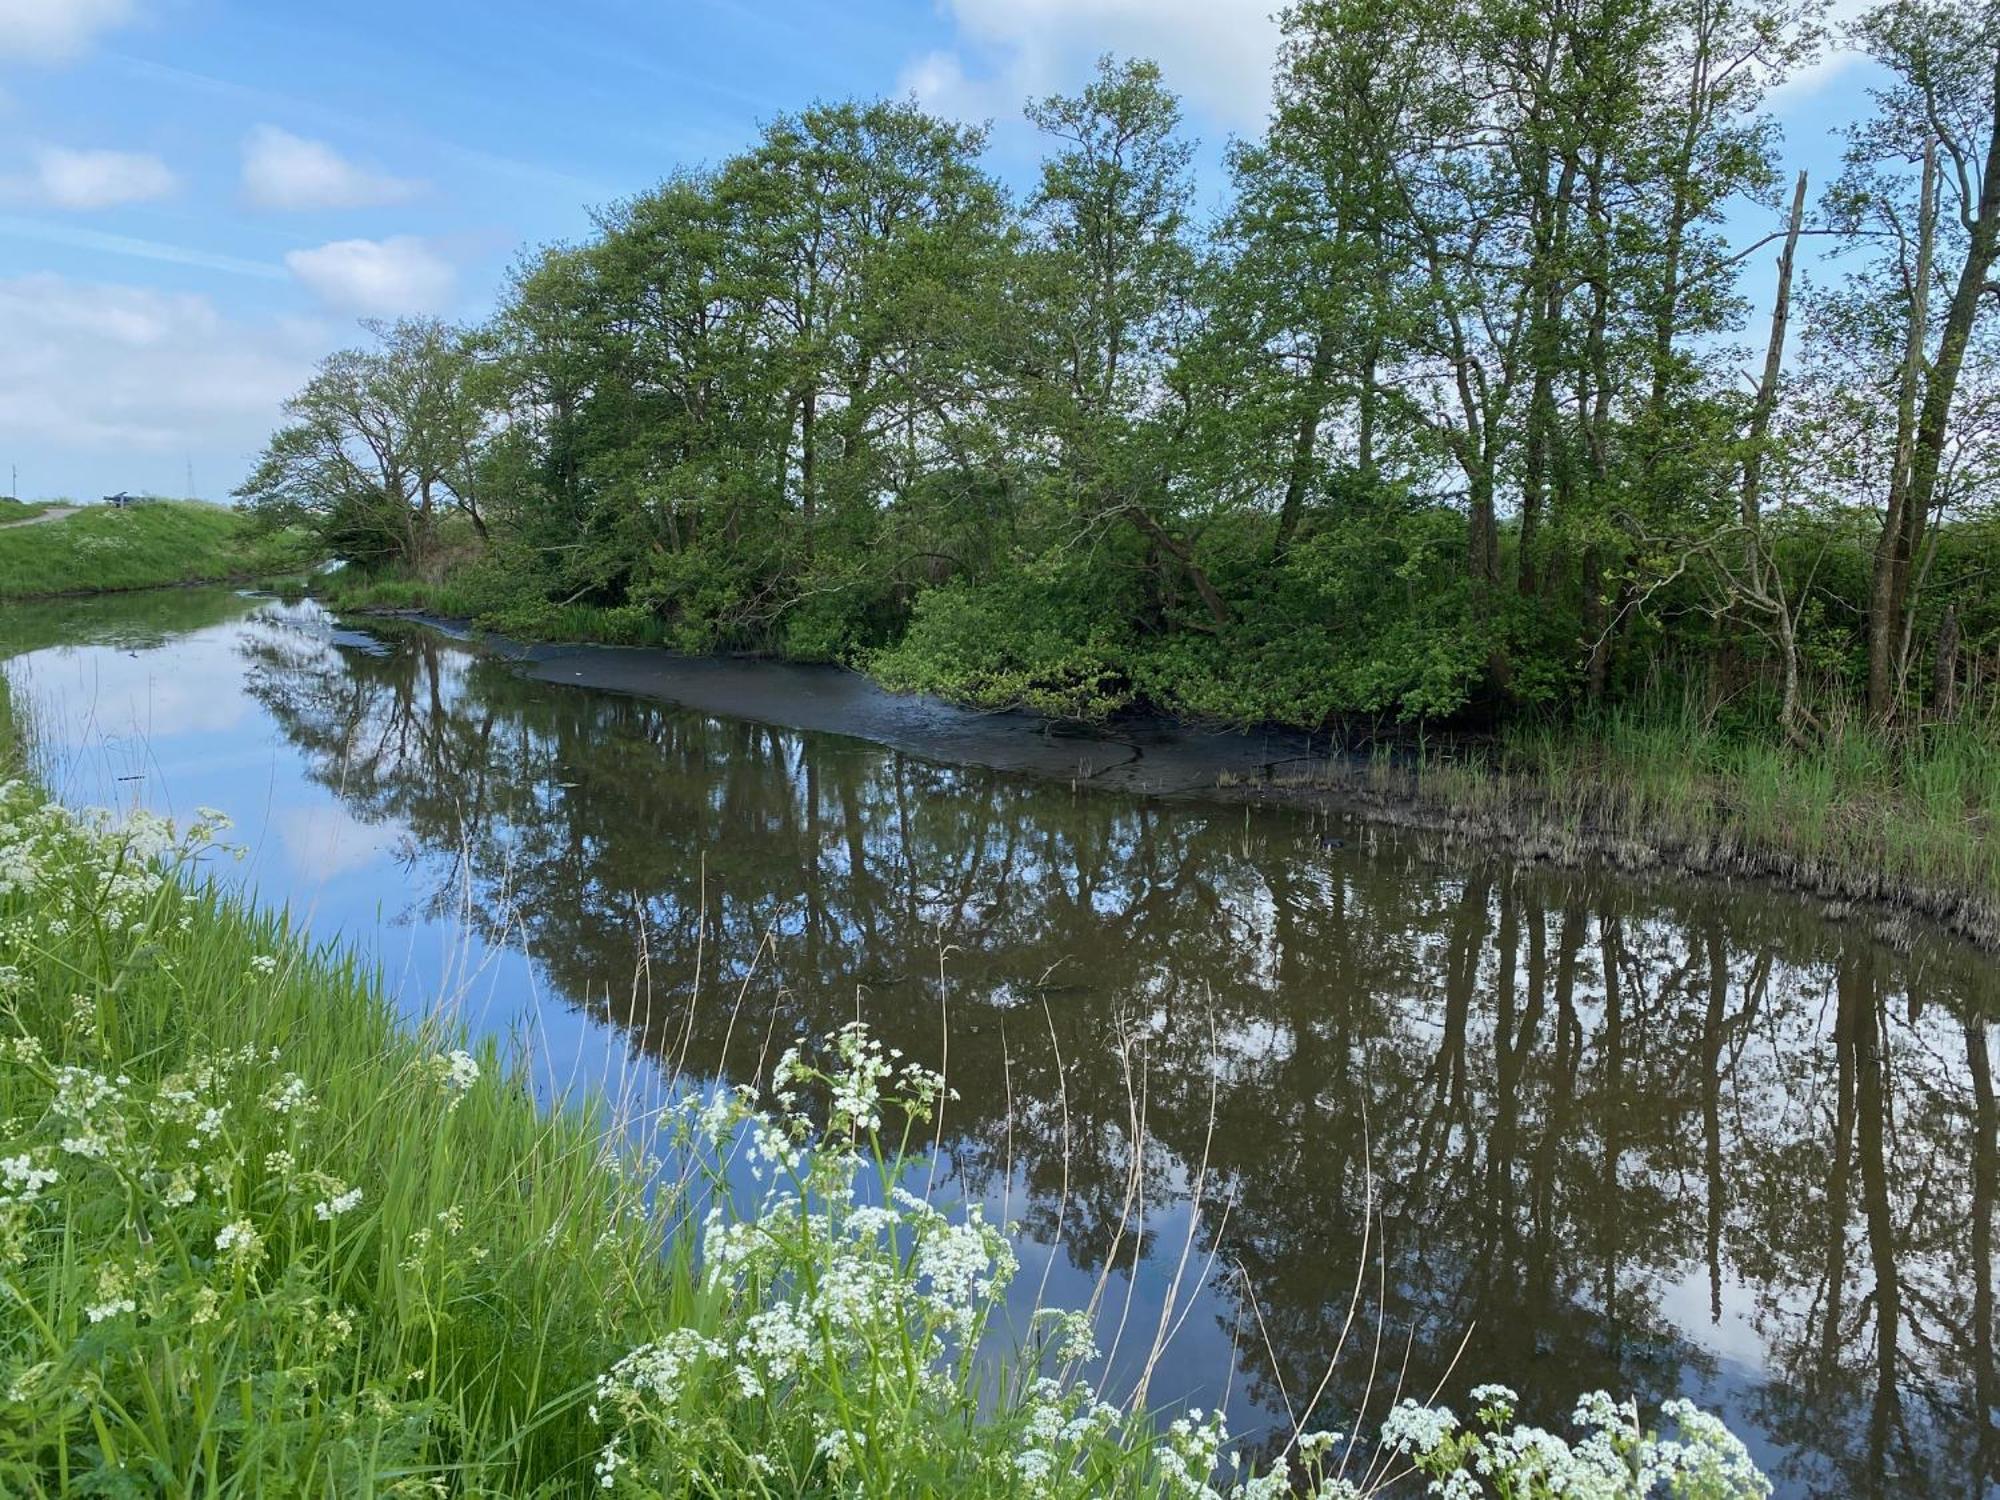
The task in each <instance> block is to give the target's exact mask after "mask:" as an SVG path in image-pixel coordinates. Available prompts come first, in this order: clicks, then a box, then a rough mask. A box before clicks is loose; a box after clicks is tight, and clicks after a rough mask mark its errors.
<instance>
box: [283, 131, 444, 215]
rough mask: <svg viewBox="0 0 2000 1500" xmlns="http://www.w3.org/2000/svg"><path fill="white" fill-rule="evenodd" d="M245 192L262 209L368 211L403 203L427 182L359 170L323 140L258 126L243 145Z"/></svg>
mask: <svg viewBox="0 0 2000 1500" xmlns="http://www.w3.org/2000/svg"><path fill="white" fill-rule="evenodd" d="M243 190H244V191H245V192H246V193H248V194H249V196H250V201H251V202H252V203H255V204H257V205H258V206H259V207H260V208H282V209H312V208H365V207H367V206H368V205H370V204H375V203H400V202H402V201H403V200H404V199H406V198H410V197H414V196H415V195H416V194H417V193H419V192H421V191H422V190H423V184H422V183H420V182H416V181H413V180H411V179H409V178H407V177H391V176H389V175H387V174H386V173H382V172H372V171H369V170H368V169H367V168H365V167H358V166H356V165H355V164H354V163H353V162H351V161H349V160H347V158H346V157H344V156H342V155H341V154H340V153H339V152H338V151H335V150H334V149H333V147H331V146H329V145H327V144H326V143H325V142H324V141H309V140H307V139H305V137H303V136H297V135H293V134H292V133H291V132H290V131H288V130H280V129H279V128H278V127H277V126H275V125H259V126H258V127H257V128H256V129H255V130H253V131H251V132H250V134H249V135H248V136H247V137H246V138H245V139H244V142H243Z"/></svg>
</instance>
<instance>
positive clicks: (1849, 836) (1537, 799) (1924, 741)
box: [1417, 702, 2000, 940]
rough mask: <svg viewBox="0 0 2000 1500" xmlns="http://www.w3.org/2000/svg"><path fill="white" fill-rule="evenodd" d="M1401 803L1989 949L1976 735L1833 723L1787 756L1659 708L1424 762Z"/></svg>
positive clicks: (1511, 737) (1998, 918)
mask: <svg viewBox="0 0 2000 1500" xmlns="http://www.w3.org/2000/svg"><path fill="white" fill-rule="evenodd" d="M1417 795H1418V798H1419V800H1420V801H1422V802H1424V803H1427V804H1429V805H1431V806H1433V807H1436V808H1442V809H1447V810H1450V811H1451V812H1453V813H1455V814H1457V815H1460V816H1463V817H1467V818H1471V819H1474V820H1484V821H1491V822H1493V823H1495V824H1500V825H1505V824H1513V825H1515V826H1517V827H1529V828H1538V829H1540V830H1541V831H1542V832H1543V833H1544V834H1553V835H1554V836H1556V837H1558V838H1561V837H1565V836H1573V837H1574V838H1575V839H1576V840H1577V842H1578V845H1579V847H1586V846H1587V847H1595V848H1599V849H1605V850H1608V851H1610V852H1612V853H1614V854H1618V853H1621V852H1628V851H1634V852H1636V851H1640V850H1657V851H1659V852H1661V853H1663V854H1664V855H1665V856H1667V857H1668V858H1680V859H1683V860H1685V861H1686V862H1688V863H1690V864H1692V865H1694V866H1696V867H1698V868H1711V869H1717V870H1722V871H1730V870H1741V871H1745V872H1748V873H1768V874H1774V875H1780V876H1784V877H1786V878H1788V879H1790V880H1792V881H1794V882H1795V883H1799V884H1803V885H1806V886H1808V887H1810V888H1813V889H1819V890H1824V891H1826V892H1827V893H1829V894H1837V895H1844V896H1849V897H1857V898H1863V899H1873V900H1883V901H1887V902H1890V903H1891V904H1894V905H1898V906H1902V907H1906V908H1915V909H1917V910H1921V911H1925V912H1928V913H1930V914H1932V915H1937V916H1942V917H1944V918H1946V919H1947V920H1948V921H1950V922H1953V923H1954V924H1956V925H1959V926H1961V927H1963V928H1965V929H1966V930H1968V931H1970V932H1972V933H1974V934H1975V935H1977V936H1981V937H1983V938H1985V939H1988V940H1991V939H1992V938H1993V937H1994V936H1995V935H1996V934H2000V734H1996V726H1994V725H1991V724H1987V723H1983V722H1977V721H1963V720H1961V721H1955V722H1952V723H1945V724H1929V725H1920V726H1916V727H1913V728H1909V729H1904V730H1897V731H1894V732H1883V731H1879V730H1876V729H1872V728H1870V727H1868V726H1866V725H1864V724H1862V723H1860V722H1859V721H1858V720H1855V719H1851V718H1838V717H1837V718H1835V719H1833V720H1832V721H1830V727H1829V728H1828V730H1827V731H1826V732H1825V733H1824V734H1823V735H1821V736H1819V737H1818V738H1816V739H1815V740H1814V741H1813V742H1812V743H1811V744H1810V745H1809V746H1806V747H1799V746H1791V745H1785V744H1782V743H1778V742H1776V741H1774V740H1773V739H1771V738H1770V737H1768V736H1765V735H1763V734H1760V733H1757V732H1753V731H1745V730H1732V729H1730V728H1727V727H1724V726H1720V725H1718V724H1716V723H1715V722H1713V721H1712V720H1711V719H1710V717H1709V716H1707V715H1705V714H1704V713H1702V712H1701V711H1700V709H1699V707H1698V706H1697V705H1695V704H1693V703H1672V702H1668V703H1658V704H1653V705H1649V706H1646V707H1643V708H1636V709H1623V710H1614V711H1609V712H1606V713H1603V714H1600V715H1596V716H1593V717H1591V718H1588V719H1585V720H1582V721H1579V722H1574V723H1564V724H1559V725H1552V724H1542V725H1518V726H1514V727H1512V728H1510V729H1508V730H1506V731H1504V732H1503V734H1502V736H1501V738H1500V740H1499V742H1498V744H1497V745H1496V746H1494V747H1492V748H1490V749H1477V750H1473V751H1470V752H1457V751H1455V752H1450V753H1447V754H1434V755H1432V756H1430V757H1429V758H1428V759H1427V760H1426V763H1425V764H1424V766H1423V768H1422V770H1421V771H1420V773H1419V776H1418V779H1417Z"/></svg>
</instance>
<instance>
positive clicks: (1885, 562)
mask: <svg viewBox="0 0 2000 1500" xmlns="http://www.w3.org/2000/svg"><path fill="white" fill-rule="evenodd" d="M1936 228H1937V139H1936V138H1935V137H1933V138H1932V139H1931V140H1929V141H1927V142H1926V143H1925V145H1924V178H1923V194H1922V199H1921V205H1920V207H1919V208H1918V211H1917V264H1916V269H1915V272H1914V274H1913V275H1912V277H1911V280H1910V315H1909V326H1908V332H1907V334H1906V336H1905V344H1904V348H1903V374H1902V379H1901V380H1900V382H1899V383H1898V386H1897V390H1896V451H1895V457H1894V458H1893V459H1892V460H1891V467H1890V470H1889V503H1888V507H1887V514H1885V515H1884V516H1883V518H1882V534H1881V535H1880V536H1879V537H1878V538H1877V539H1876V542H1875V566H1874V572H1873V576H1872V578H1871V580H1870V586H1869V594H1868V712H1869V715H1870V716H1871V717H1872V718H1873V719H1874V720H1875V721H1876V722H1877V723H1883V724H1886V723H1887V722H1888V721H1889V719H1890V717H1891V716H1892V715H1893V713H1894V711H1895V681H1896V680H1895V671H1894V663H1893V661H1892V660H1891V656H1892V651H1893V647H1894V643H1895V630H1896V625H1897V622H1898V621H1899V619H1900V618H1901V615H1902V609H1901V599H1900V598H1899V597H1898V595H1899V593H1900V590H1899V588H1898V581H1899V569H1898V566H1897V553H1898V552H1899V551H1900V550H1901V548H1902V546H1903V543H1904V539H1905V537H1906V535H1907V528H1906V524H1905V521H1904V516H1905V513H1906V512H1907V511H1908V510H1909V507H1910V503H1911V494H1910V490H1911V484H1910V480H1911V475H1912V472H1913V469H1914V467H1915V460H1916V451H1915V450H1916V443H1917V420H1916V417H1917V387H1918V385H1919V384H1920V383H1921V382H1922V380H1923V369H1924V344H1925V342H1926V337H1927V334H1928V331H1929V322H1930V314H1929V306H1930V282H1931V248H1932V245H1933V243H1934V242H1935V239H1936Z"/></svg>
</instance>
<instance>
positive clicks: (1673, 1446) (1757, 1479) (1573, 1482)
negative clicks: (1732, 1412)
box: [1382, 1385, 1771, 1500]
mask: <svg viewBox="0 0 2000 1500" xmlns="http://www.w3.org/2000/svg"><path fill="white" fill-rule="evenodd" d="M1472 1399H1473V1400H1474V1402H1476V1403H1477V1404H1478V1425H1477V1426H1475V1427H1468V1428H1462V1427H1460V1425H1459V1423H1458V1419H1457V1418H1456V1417H1455V1416H1453V1415H1452V1413H1451V1412H1450V1411H1448V1410H1446V1409H1444V1408H1442V1407H1424V1406H1420V1405H1418V1404H1417V1403H1416V1402H1414V1401H1404V1402H1402V1403H1401V1404H1400V1405H1398V1406H1397V1407H1396V1409H1395V1410H1394V1411H1393V1412H1391V1413H1390V1415H1389V1418H1388V1420H1387V1421H1385V1422H1384V1423H1383V1425H1382V1440H1383V1443H1384V1444H1385V1445H1386V1446H1387V1447H1388V1448H1390V1449H1391V1450H1392V1451H1393V1452H1396V1453H1399V1454H1402V1455H1405V1456H1407V1457H1408V1458H1409V1460H1410V1461H1411V1462H1412V1463H1413V1464H1414V1465H1415V1466H1416V1468H1417V1470H1418V1471H1419V1472H1420V1473H1422V1474H1425V1475H1427V1476H1429V1479H1430V1493H1431V1494H1433V1495H1439V1496H1444V1497H1446V1500H1476V1497H1479V1496H1481V1495H1485V1494H1487V1493H1489V1492H1490V1493H1497V1494H1506V1495H1561V1496H1568V1497H1574V1500H1646V1497H1649V1496H1655V1495H1666V1496H1673V1497H1676V1500H1682V1497H1687V1500H1693V1497H1701V1500H1761V1497H1764V1496H1767V1495H1769V1494H1770V1493H1771V1486H1770V1482H1769V1481H1768V1480H1766V1479H1765V1478H1764V1476H1763V1475H1762V1474H1760V1473H1759V1472H1758V1471H1757V1466H1756V1465H1755V1464H1754V1463H1753V1462H1752V1461H1751V1459H1750V1455H1749V1453H1748V1451H1747V1450H1746V1449H1745V1448H1744V1447H1743V1444H1742V1443H1741V1442H1740V1441H1739V1440H1738V1439H1737V1438H1736V1436H1735V1435H1734V1434H1733V1433H1731V1432H1730V1431H1729V1429H1728V1428H1727V1427H1725V1426H1723V1424H1722V1423H1721V1422H1719V1421H1717V1420H1716V1419H1715V1418H1714V1417H1712V1416H1710V1415H1709V1414H1708V1413H1706V1412H1704V1411H1702V1410H1701V1409H1700V1408H1698V1407H1697V1406H1695V1405H1694V1404H1693V1403H1692V1402H1689V1401H1682V1400H1675V1401H1668V1402H1666V1403H1664V1404H1663V1405H1662V1406H1661V1408H1660V1417H1661V1419H1662V1421H1663V1422H1665V1423H1666V1424H1667V1425H1668V1427H1669V1429H1670V1431H1671V1432H1672V1436H1668V1437H1662V1436H1661V1435H1660V1434H1659V1433H1658V1432H1655V1431H1650V1430H1648V1429H1647V1428H1645V1427H1644V1426H1643V1425H1642V1424H1641V1423H1640V1420H1639V1408H1638V1403H1636V1402H1633V1401H1626V1402H1622V1403H1621V1402H1618V1401H1615V1400H1613V1399H1612V1398H1611V1397H1610V1396H1609V1395H1607V1394H1606V1393H1604V1392H1603V1391H1596V1392H1593V1393H1591V1394H1589V1395H1587V1396H1585V1397H1583V1399H1582V1400H1580V1401H1578V1402H1577V1405H1576V1410H1575V1412H1574V1414H1573V1415H1572V1416H1571V1419H1570V1420H1571V1423H1572V1425H1573V1426H1574V1427H1575V1428H1576V1429H1577V1431H1578V1433H1579V1436H1578V1437H1577V1439H1576V1440H1575V1441H1573V1442H1572V1441H1571V1440H1570V1439H1567V1438H1565V1437H1563V1436H1562V1435H1560V1434H1558V1433H1554V1432H1550V1431H1548V1430H1546V1429H1544V1428H1541V1427H1533V1426H1529V1425H1526V1424H1521V1425H1510V1424H1512V1422H1513V1417H1514V1410H1515V1406H1516V1398H1515V1395H1514V1392H1513V1391H1511V1390H1509V1389H1508V1388H1507V1387H1506V1386H1502V1385H1483V1386H1479V1387H1476V1388H1475V1389H1474V1390H1473V1392H1472ZM1488 1485H1490V1486H1491V1490H1490V1491H1489V1490H1488V1489H1487V1488H1486V1486H1488Z"/></svg>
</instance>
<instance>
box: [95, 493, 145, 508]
mask: <svg viewBox="0 0 2000 1500" xmlns="http://www.w3.org/2000/svg"><path fill="white" fill-rule="evenodd" d="M144 498H145V497H144V496H142V495H133V494H129V493H127V492H126V491H124V490H120V491H119V492H118V493H117V494H115V495H106V496H105V497H104V503H105V504H106V505H115V506H116V507H117V508H118V509H120V510H123V509H125V507H126V506H128V505H137V504H138V503H139V502H140V501H141V500H142V499H144Z"/></svg>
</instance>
